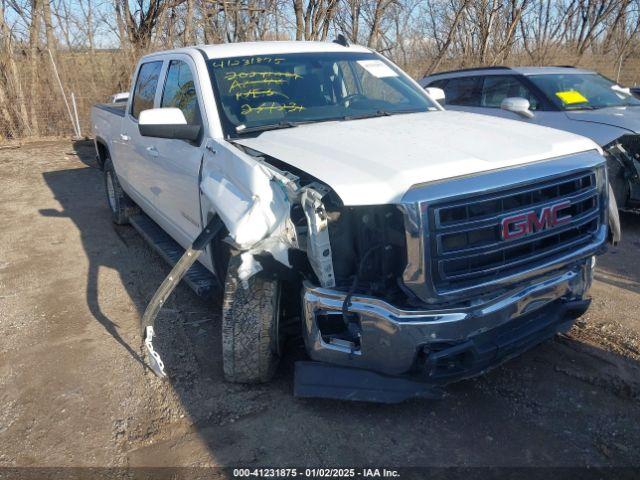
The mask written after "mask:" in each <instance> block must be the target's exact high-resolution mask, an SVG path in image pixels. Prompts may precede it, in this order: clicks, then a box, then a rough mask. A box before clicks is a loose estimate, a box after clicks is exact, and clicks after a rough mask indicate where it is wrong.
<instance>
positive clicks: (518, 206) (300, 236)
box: [92, 38, 617, 401]
mask: <svg viewBox="0 0 640 480" xmlns="http://www.w3.org/2000/svg"><path fill="white" fill-rule="evenodd" d="M92 123H93V129H94V134H95V145H96V149H97V158H98V161H99V162H100V163H101V165H102V166H103V169H104V178H105V184H106V192H107V201H108V205H109V208H110V209H111V212H112V215H113V220H114V222H115V223H117V224H126V223H131V224H133V226H134V227H136V228H137V229H138V230H139V231H140V232H141V233H142V234H143V236H144V237H145V238H146V239H148V240H149V241H150V242H151V243H152V244H153V245H154V246H156V247H157V248H158V249H159V250H160V252H161V253H162V254H163V256H164V257H165V258H166V259H168V260H170V261H172V262H174V263H175V262H177V261H178V259H180V258H183V259H184V258H186V257H193V256H197V257H198V260H197V262H196V263H193V266H191V268H190V269H189V271H188V272H187V273H186V276H185V280H186V281H187V283H189V285H191V286H192V287H194V289H195V290H196V291H197V292H199V293H202V294H205V293H211V292H214V291H215V290H222V291H223V292H224V296H223V301H222V352H223V370H224V375H225V377H226V379H227V380H229V381H232V382H249V383H251V382H265V381H268V380H269V379H270V378H271V377H272V375H273V373H274V369H275V367H276V365H277V363H278V359H279V358H280V357H281V355H282V352H283V345H284V340H285V338H287V336H288V335H295V332H298V333H299V334H300V333H301V336H302V338H303V339H304V344H305V347H306V350H307V353H308V356H309V357H310V359H311V360H310V361H301V362H298V363H297V364H296V379H295V392H296V394H298V395H301V396H324V397H337V398H350V399H360V400H380V401H396V400H401V399H404V398H407V397H411V396H418V395H421V396H430V395H434V396H437V395H438V394H439V393H438V392H441V389H442V386H444V385H445V384H448V383H450V382H452V381H456V380H459V379H463V378H467V377H471V376H474V375H478V374H480V373H481V372H484V371H486V370H487V369H489V368H491V367H494V366H496V365H498V364H500V363H501V362H504V361H505V360H507V359H509V358H511V357H513V356H515V355H517V354H519V353H521V352H523V351H525V350H526V349H528V348H530V347H532V346H534V345H536V344H538V343H540V342H541V341H543V340H545V339H548V338H550V337H552V336H553V335H554V334H556V333H558V332H564V331H566V330H567V329H569V328H570V326H571V325H572V323H573V322H574V320H575V319H576V318H577V317H579V316H580V315H581V314H583V313H584V312H585V310H586V309H587V307H588V305H589V297H588V294H587V292H588V289H589V287H590V284H591V281H592V278H593V271H594V267H595V264H596V255H598V254H600V253H602V252H603V251H604V249H605V248H606V243H607V238H608V235H609V234H608V231H609V229H608V221H609V215H610V214H611V213H610V212H609V210H608V202H609V190H608V183H607V173H606V169H605V160H604V158H603V156H602V151H601V150H600V148H599V147H598V146H597V145H596V144H595V143H594V142H593V141H591V140H589V139H587V138H584V137H580V136H577V135H574V134H570V133H567V132H562V131H559V130H554V129H551V128H547V127H542V126H535V125H527V124H524V123H522V122H516V121H512V120H506V119H501V118H492V117H487V116H483V115H474V114H469V113H462V112H453V111H445V110H444V109H443V108H442V107H441V106H440V105H439V104H438V103H437V102H436V101H434V100H433V99H432V97H431V96H430V95H429V93H428V92H425V91H424V90H423V89H422V88H421V87H420V85H419V84H417V83H416V82H415V81H414V80H412V79H411V78H410V77H409V76H408V75H407V74H405V73H404V72H403V71H401V70H400V69H399V68H398V67H397V66H395V65H394V64H393V63H392V62H390V61H389V60H387V59H386V58H384V57H383V56H381V55H379V54H377V53H376V52H374V51H372V50H370V49H368V48H364V47H361V46H357V45H350V44H349V43H348V42H347V41H345V40H344V38H342V39H339V40H338V41H336V42H333V43H328V42H327V43H325V42H258V43H239V44H227V45H210V46H209V45H207V46H198V47H192V48H183V49H178V50H172V51H165V52H159V53H154V54H151V55H147V56H145V57H144V58H142V59H141V60H140V62H139V64H138V66H137V68H136V71H135V74H134V76H133V79H132V88H131V92H130V94H129V99H128V101H127V103H126V104H105V105H96V106H95V107H94V108H93V110H92ZM613 215H617V213H616V211H615V210H614V212H613ZM207 235H209V236H207ZM203 239H205V240H203ZM196 244H199V246H198V247H196V246H195V245H196ZM200 251H202V252H203V253H202V254H200V255H199V256H198V254H199V252H200ZM185 252H186V253H185ZM194 252H195V254H194ZM180 261H181V262H182V260H180ZM189 265H191V263H189ZM175 276H176V275H173V274H170V275H169V277H168V278H167V281H168V282H169V283H171V282H174V283H175V282H176V278H175ZM178 280H179V278H178ZM161 290H162V289H161ZM163 291H164V293H162V294H158V296H157V299H156V300H154V303H155V305H157V306H158V308H159V307H160V306H161V304H162V301H163V299H164V298H165V293H166V290H163ZM148 347H149V351H150V353H151V354H152V355H154V356H156V355H157V354H158V352H154V351H153V348H152V347H151V346H150V344H149V345H148ZM158 360H159V357H158Z"/></svg>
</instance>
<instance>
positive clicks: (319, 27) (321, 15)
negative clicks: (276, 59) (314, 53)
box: [293, 0, 338, 40]
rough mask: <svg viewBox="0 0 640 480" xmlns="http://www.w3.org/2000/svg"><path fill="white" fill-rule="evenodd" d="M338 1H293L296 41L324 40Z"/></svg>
mask: <svg viewBox="0 0 640 480" xmlns="http://www.w3.org/2000/svg"><path fill="white" fill-rule="evenodd" d="M337 7H338V0H306V5H305V1H304V0H293V11H294V14H295V18H296V40H326V39H327V36H328V34H329V28H330V27H331V24H332V23H333V20H334V18H335V15H336V13H337Z"/></svg>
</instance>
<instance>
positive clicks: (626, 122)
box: [565, 107, 640, 133]
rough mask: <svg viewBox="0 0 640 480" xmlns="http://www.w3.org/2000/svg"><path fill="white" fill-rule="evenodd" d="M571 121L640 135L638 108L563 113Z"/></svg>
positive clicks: (613, 108)
mask: <svg viewBox="0 0 640 480" xmlns="http://www.w3.org/2000/svg"><path fill="white" fill-rule="evenodd" d="M565 114H566V115H567V117H569V118H570V119H571V120H577V121H579V122H591V123H601V124H603V125H610V126H612V127H618V128H623V129H625V130H629V131H630V132H633V133H640V107H609V108H599V109H598V110H574V111H569V112H565Z"/></svg>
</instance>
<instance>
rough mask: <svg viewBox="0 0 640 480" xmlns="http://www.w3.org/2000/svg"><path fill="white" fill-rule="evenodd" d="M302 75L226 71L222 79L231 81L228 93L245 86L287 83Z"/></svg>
mask: <svg viewBox="0 0 640 480" xmlns="http://www.w3.org/2000/svg"><path fill="white" fill-rule="evenodd" d="M300 78H302V75H300V74H298V73H295V72H258V71H250V72H227V73H225V75H224V79H225V80H226V81H228V82H231V84H230V85H229V93H232V92H234V91H236V90H242V89H245V88H247V87H255V86H266V85H282V84H284V83H288V82H289V80H298V79H300Z"/></svg>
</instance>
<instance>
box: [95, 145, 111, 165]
mask: <svg viewBox="0 0 640 480" xmlns="http://www.w3.org/2000/svg"><path fill="white" fill-rule="evenodd" d="M96 152H97V155H96V161H97V162H98V166H99V167H100V169H103V168H104V162H106V160H107V158H108V157H109V148H107V146H106V145H105V144H104V142H103V141H102V140H100V139H97V140H96Z"/></svg>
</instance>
